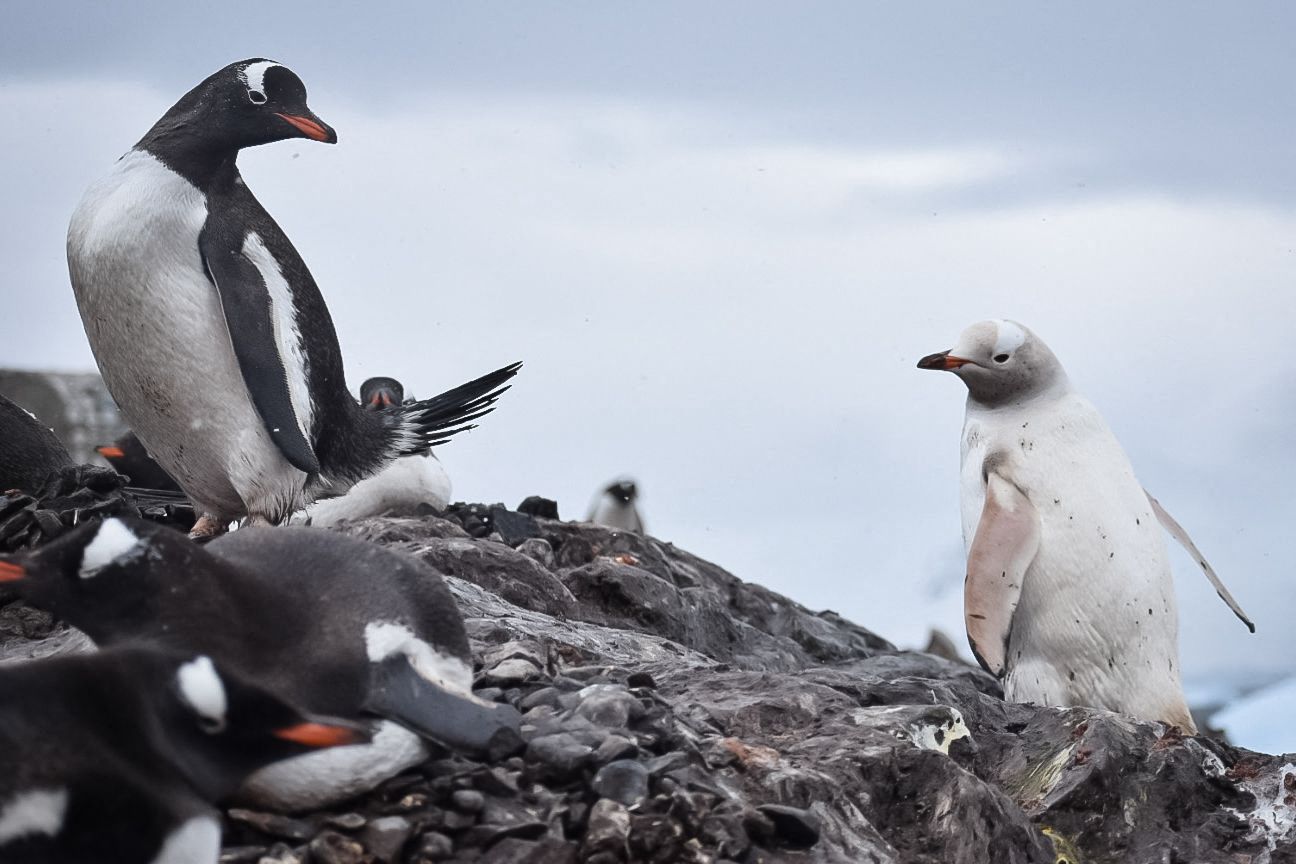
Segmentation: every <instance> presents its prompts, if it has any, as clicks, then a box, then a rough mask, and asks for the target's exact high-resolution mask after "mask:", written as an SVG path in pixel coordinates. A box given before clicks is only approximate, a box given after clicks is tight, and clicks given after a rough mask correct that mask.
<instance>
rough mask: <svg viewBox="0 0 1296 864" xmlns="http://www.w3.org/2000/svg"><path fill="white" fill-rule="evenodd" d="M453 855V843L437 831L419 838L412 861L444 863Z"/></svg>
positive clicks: (429, 832)
mask: <svg viewBox="0 0 1296 864" xmlns="http://www.w3.org/2000/svg"><path fill="white" fill-rule="evenodd" d="M453 854H454V841H453V840H451V839H450V838H449V837H447V836H446V835H444V834H442V833H440V832H438V831H428V832H427V833H426V834H424V835H423V836H422V837H420V838H419V842H418V847H417V848H416V850H415V852H414V857H413V860H414V861H444V860H445V859H447V858H449V857H450V856H451V855H453Z"/></svg>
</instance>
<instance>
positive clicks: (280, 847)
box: [257, 843, 305, 864]
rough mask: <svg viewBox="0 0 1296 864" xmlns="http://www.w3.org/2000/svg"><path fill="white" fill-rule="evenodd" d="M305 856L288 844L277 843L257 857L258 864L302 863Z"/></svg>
mask: <svg viewBox="0 0 1296 864" xmlns="http://www.w3.org/2000/svg"><path fill="white" fill-rule="evenodd" d="M303 860H305V858H304V856H302V855H299V854H297V852H296V851H294V850H293V849H291V848H289V847H288V845H287V844H284V843H276V844H274V845H273V846H271V847H270V848H269V849H267V850H266V853H265V854H264V855H262V856H261V857H260V858H259V859H257V864H302V861H303Z"/></svg>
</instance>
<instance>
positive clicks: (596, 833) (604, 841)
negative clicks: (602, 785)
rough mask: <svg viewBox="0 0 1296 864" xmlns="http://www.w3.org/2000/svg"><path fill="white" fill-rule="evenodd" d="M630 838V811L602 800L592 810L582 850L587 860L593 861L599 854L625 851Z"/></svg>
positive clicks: (620, 805) (621, 805) (609, 801)
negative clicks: (627, 839) (593, 857)
mask: <svg viewBox="0 0 1296 864" xmlns="http://www.w3.org/2000/svg"><path fill="white" fill-rule="evenodd" d="M629 836H630V811H629V810H626V808H625V805H623V804H620V803H618V802H616V801H612V800H609V799H607V798H600V799H599V800H598V802H596V803H595V804H594V806H593V807H591V808H590V814H589V827H588V828H587V829H586V831H585V842H584V843H582V844H581V849H582V852H583V853H584V855H585V856H586V860H587V861H589V860H592V858H591V857H590V856H593V855H595V854H597V853H599V852H613V853H615V852H617V851H618V850H624V849H625V844H626V838H627V837H629Z"/></svg>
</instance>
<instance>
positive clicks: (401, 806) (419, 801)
mask: <svg viewBox="0 0 1296 864" xmlns="http://www.w3.org/2000/svg"><path fill="white" fill-rule="evenodd" d="M427 803H428V796H427V795H425V794H424V793H422V792H411V793H410V794H408V795H406V796H404V797H403V798H401V799H400V800H399V801H397V802H396V808H395V809H396V810H398V811H400V812H402V813H412V812H413V811H415V810H422V809H423V808H424V807H426V806H427Z"/></svg>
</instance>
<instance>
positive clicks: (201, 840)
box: [151, 816, 221, 864]
mask: <svg viewBox="0 0 1296 864" xmlns="http://www.w3.org/2000/svg"><path fill="white" fill-rule="evenodd" d="M220 840H221V831H220V823H219V822H217V821H216V820H215V819H214V818H213V817H211V816H195V817H193V818H192V819H190V820H188V821H187V822H184V823H182V824H181V825H180V827H179V828H176V829H175V830H174V831H172V832H171V833H170V834H168V835H167V837H166V839H165V840H163V841H162V848H161V849H159V850H158V854H157V856H156V857H155V858H154V859H153V861H152V862H151V864H216V862H217V861H218V860H219V859H220Z"/></svg>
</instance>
